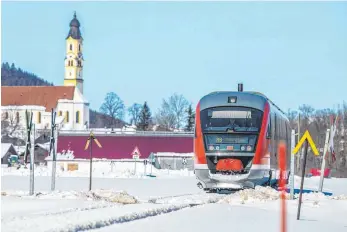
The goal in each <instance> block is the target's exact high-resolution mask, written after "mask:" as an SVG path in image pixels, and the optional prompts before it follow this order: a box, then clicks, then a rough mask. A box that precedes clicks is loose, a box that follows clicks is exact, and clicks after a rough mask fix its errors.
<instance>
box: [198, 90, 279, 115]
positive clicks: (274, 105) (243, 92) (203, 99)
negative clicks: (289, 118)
mask: <svg viewBox="0 0 347 232" xmlns="http://www.w3.org/2000/svg"><path fill="white" fill-rule="evenodd" d="M217 94H221V95H223V96H224V95H232V96H236V97H238V96H241V95H243V96H245V95H252V96H258V97H260V98H259V101H257V102H256V103H255V104H254V105H255V106H258V107H255V108H258V109H259V108H260V107H259V106H260V104H261V102H265V101H268V102H269V103H270V104H271V105H272V106H273V107H274V108H276V109H277V110H278V111H279V112H281V113H282V114H284V115H285V113H284V112H283V111H282V110H281V109H280V108H279V107H278V106H277V105H276V104H275V103H274V102H273V101H271V100H270V99H269V98H268V97H267V96H266V95H265V94H263V93H260V92H256V91H242V92H238V91H215V92H211V93H209V94H207V95H205V96H204V97H203V98H201V100H200V102H204V101H206V98H209V97H211V96H213V95H217ZM253 99H255V98H253ZM204 105H205V106H204ZM208 105H210V104H203V106H202V108H208Z"/></svg>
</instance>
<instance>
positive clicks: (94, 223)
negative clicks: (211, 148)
mask: <svg viewBox="0 0 347 232" xmlns="http://www.w3.org/2000/svg"><path fill="white" fill-rule="evenodd" d="M163 187H168V190H169V188H170V187H169V186H163ZM176 187H177V186H176ZM279 194H280V193H279V192H278V191H275V190H274V189H271V188H268V187H266V188H265V187H257V188H255V189H247V190H242V191H238V192H236V193H234V194H231V195H222V194H205V193H198V194H186V195H184V194H183V195H180V196H179V195H178V196H171V197H170V196H167V197H158V198H156V199H153V200H150V201H145V200H143V199H137V198H135V197H133V196H130V195H129V194H127V193H125V192H119V191H114V190H94V191H92V192H87V191H60V192H54V193H49V192H47V193H40V194H36V195H35V196H27V193H26V192H19V191H18V192H15V193H12V194H11V196H6V197H3V198H2V199H3V200H5V201H4V202H5V204H4V207H3V208H2V229H3V230H5V231H22V230H25V231H28V232H31V231H81V230H89V229H98V228H101V229H100V230H101V231H119V230H121V231H129V230H130V231H160V230H163V229H164V231H176V230H177V226H176V227H175V225H177V221H180V222H181V221H183V224H185V223H187V222H186V221H187V218H190V220H189V221H190V222H191V221H192V220H194V221H200V223H202V224H203V225H205V226H206V227H205V229H204V228H201V231H209V229H208V228H210V229H211V226H210V224H211V220H208V218H205V217H207V214H208V215H210V216H209V217H211V215H213V217H212V218H213V220H214V223H212V224H214V225H215V226H217V227H215V229H222V228H223V225H224V226H225V225H226V223H227V222H228V223H227V224H228V225H229V224H230V223H231V224H233V225H235V226H236V228H238V230H240V229H241V231H249V229H252V228H253V227H252V223H249V222H250V221H252V220H254V219H255V218H258V217H259V216H260V217H261V218H263V221H262V222H261V221H259V220H257V219H255V220H256V221H258V224H257V225H256V227H257V228H258V229H260V230H262V228H263V229H265V228H266V229H267V231H278V228H279V227H277V228H276V227H275V226H274V225H277V224H278V221H277V219H276V218H277V217H278V213H279V205H280V204H279ZM7 197H8V199H7ZM288 197H289V195H288V194H287V198H288ZM122 198H125V200H124V199H123V200H120V199H122ZM114 199H118V200H114ZM76 200H79V201H81V203H82V202H83V204H81V205H80V206H79V207H77V208H74V207H72V208H71V206H70V207H69V208H64V207H66V205H64V204H61V203H60V202H65V201H71V202H72V203H73V202H76ZM20 201H22V202H23V201H24V202H26V203H24V204H20ZM47 201H50V202H51V204H52V202H53V201H55V202H56V206H54V207H53V209H51V211H50V210H47V209H46V210H43V209H42V208H41V207H42V205H43V204H46V202H47ZM87 202H88V203H87ZM120 203H122V204H120ZM124 203H125V204H124ZM129 203H130V204H129ZM86 204H87V205H86ZM211 204H212V205H211ZM287 204H288V210H287V211H288V213H289V214H288V215H289V219H290V220H292V221H293V217H294V216H295V212H296V209H297V200H294V201H290V200H287ZM57 205H60V207H58V206H57ZM20 206H25V208H26V209H25V210H28V209H30V208H32V210H31V211H29V212H27V213H25V214H22V215H21V214H20V212H21V209H18V208H17V211H16V212H15V211H14V210H13V209H12V213H10V214H9V213H8V210H10V211H11V209H9V208H14V207H20ZM327 206H329V207H333V208H329V207H327ZM230 207H234V210H231V209H233V208H230ZM235 207H237V208H235ZM239 207H243V208H239ZM245 207H246V208H245ZM226 208H227V209H228V211H225V209H226ZM182 209H186V210H182ZM187 210H188V211H187ZM346 211H347V195H343V196H339V197H337V196H325V195H323V194H318V193H310V194H303V206H302V215H303V216H302V218H304V219H305V218H306V219H311V220H313V219H314V220H315V219H317V218H319V220H320V222H319V224H318V225H320V226H323V227H326V225H327V224H328V223H331V222H334V226H333V228H335V231H343V230H341V229H342V228H343V227H344V225H343V223H344V221H341V220H339V219H338V218H340V217H339V215H344V213H346ZM189 212H190V213H189ZM327 212H329V213H335V214H338V215H335V216H334V217H333V218H331V220H330V219H327V218H322V215H321V214H322V213H327ZM225 213H226V214H229V216H228V217H227V216H226V215H225ZM165 214H169V215H165ZM240 214H242V217H241V215H240ZM182 215H185V216H184V217H183V216H182ZM232 215H233V216H234V217H232ZM186 217H187V218H186ZM220 217H222V218H224V219H225V220H226V219H227V218H229V219H228V220H227V221H224V222H222V223H215V222H216V221H217V222H218V221H219V218H220ZM235 217H238V218H239V219H238V220H235ZM240 217H241V218H240ZM253 217H254V219H252V218H253ZM267 217H268V218H267ZM152 218H154V219H152ZM203 218H205V219H203ZM212 218H210V219H212ZM269 218H271V220H272V222H273V223H272V224H270V225H268V223H267V221H268V220H269ZM139 219H144V220H139ZM201 219H203V220H201ZM153 220H156V221H155V223H154V224H156V225H158V227H153V226H150V227H146V225H145V224H144V222H147V224H151V225H153ZM329 220H330V221H329ZM43 222H44V223H43ZM125 222H132V223H125ZM207 222H209V223H207ZM260 222H261V223H260ZM299 222H300V221H299ZM293 223H296V224H298V222H295V221H293ZM303 223H305V220H304V222H303ZM180 225H181V224H180ZM241 225H242V226H241ZM320 226H319V227H320ZM198 227H201V226H198ZM319 227H318V226H317V228H319ZM165 228H166V229H167V230H165ZM174 228H176V229H174ZM192 229H193V230H195V229H197V228H196V227H194V226H193V227H192V225H190V226H189V224H186V227H184V228H183V229H181V230H180V231H191V230H192ZM242 229H243V230H242ZM307 229H308V228H307V225H306V226H305V227H303V228H301V226H300V225H299V224H298V225H297V226H296V227H295V231H306V230H307ZM290 231H294V230H293V228H292V229H291V230H290Z"/></svg>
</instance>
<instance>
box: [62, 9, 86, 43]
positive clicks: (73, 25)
mask: <svg viewBox="0 0 347 232" xmlns="http://www.w3.org/2000/svg"><path fill="white" fill-rule="evenodd" d="M80 26H81V24H80V22H79V21H78V19H77V16H76V11H75V13H74V15H73V19H72V20H71V22H70V31H69V34H68V36H67V37H66V38H69V37H70V36H71V37H72V38H73V39H81V38H82V35H81V31H80Z"/></svg>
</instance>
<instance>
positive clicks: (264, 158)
mask: <svg viewBox="0 0 347 232" xmlns="http://www.w3.org/2000/svg"><path fill="white" fill-rule="evenodd" d="M290 130H291V129H290V125H289V121H288V118H287V117H286V115H285V114H284V113H283V112H282V111H281V110H280V109H279V108H278V107H277V106H276V105H275V104H274V103H273V102H272V101H270V100H269V99H268V98H267V97H266V96H264V95H263V94H260V93H256V92H243V86H242V84H241V85H240V84H239V90H238V92H213V93H210V94H208V95H206V96H204V97H203V98H201V99H200V101H199V103H198V105H197V108H196V116H195V138H194V155H195V157H194V172H195V175H196V178H197V179H198V186H199V187H200V188H203V189H204V190H205V191H211V190H223V189H244V188H254V187H255V186H256V185H262V186H266V185H268V186H274V185H276V183H277V181H278V177H279V170H278V155H277V150H278V144H279V142H280V141H283V142H285V143H286V147H287V156H286V157H287V158H286V159H287V162H286V166H287V167H289V164H290V155H289V154H290V143H291V139H290V136H291V132H290ZM288 176H289V172H288V169H287V172H286V178H287V180H288Z"/></svg>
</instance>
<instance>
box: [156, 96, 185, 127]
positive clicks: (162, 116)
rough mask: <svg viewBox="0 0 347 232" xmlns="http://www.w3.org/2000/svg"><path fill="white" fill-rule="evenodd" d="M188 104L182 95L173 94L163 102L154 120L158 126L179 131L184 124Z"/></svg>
mask: <svg viewBox="0 0 347 232" xmlns="http://www.w3.org/2000/svg"><path fill="white" fill-rule="evenodd" d="M188 107H189V103H188V101H187V100H186V99H185V98H184V97H183V95H181V94H180V95H178V94H176V93H175V94H173V95H172V96H170V97H169V99H167V100H165V99H164V100H163V103H162V106H161V109H160V110H159V112H158V114H157V116H156V120H157V122H158V123H159V125H162V126H164V127H169V128H175V129H181V128H182V126H183V125H184V123H185V120H186V117H187V112H188Z"/></svg>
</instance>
